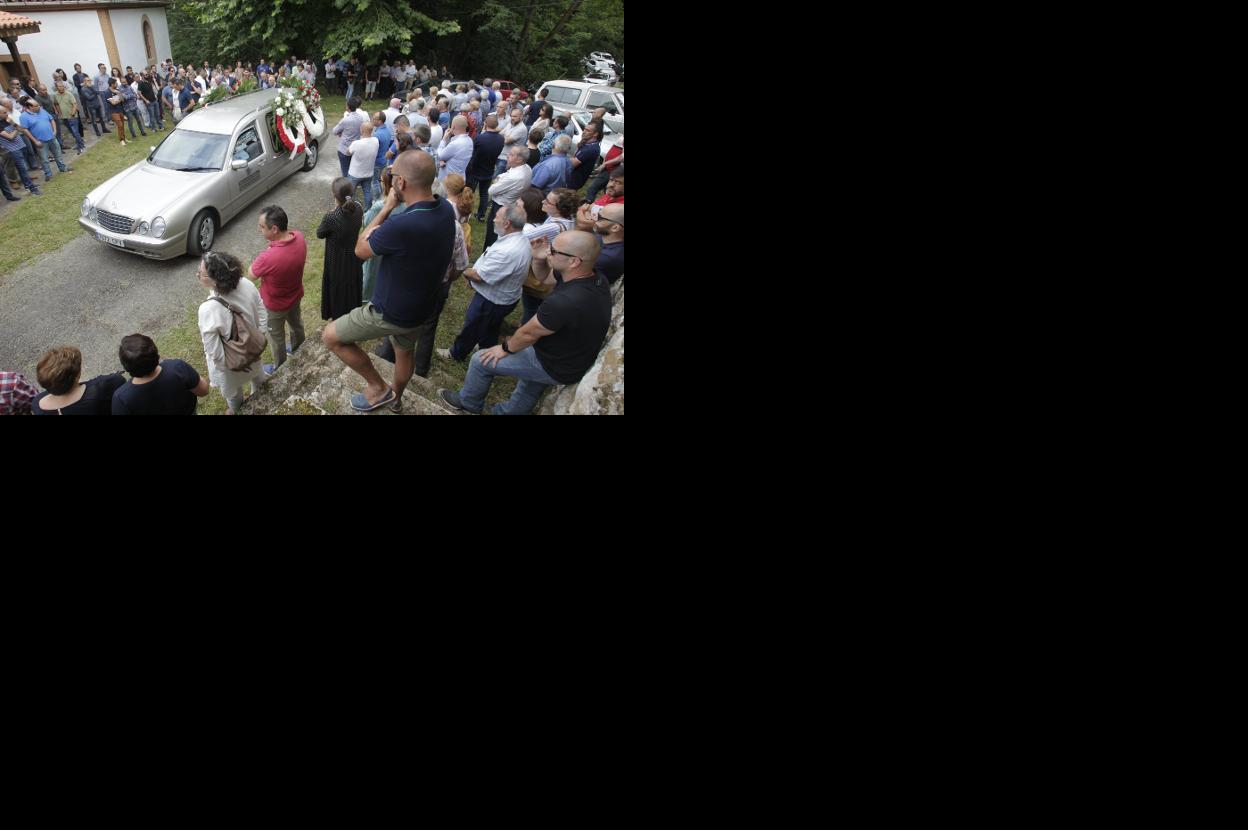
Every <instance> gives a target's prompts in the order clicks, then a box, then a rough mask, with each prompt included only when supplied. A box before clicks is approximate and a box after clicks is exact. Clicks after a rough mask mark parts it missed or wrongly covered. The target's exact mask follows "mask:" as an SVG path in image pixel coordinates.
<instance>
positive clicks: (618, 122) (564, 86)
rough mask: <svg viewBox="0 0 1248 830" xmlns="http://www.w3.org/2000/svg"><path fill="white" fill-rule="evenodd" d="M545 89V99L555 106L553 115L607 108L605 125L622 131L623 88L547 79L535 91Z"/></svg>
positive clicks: (619, 131) (618, 131) (539, 94)
mask: <svg viewBox="0 0 1248 830" xmlns="http://www.w3.org/2000/svg"><path fill="white" fill-rule="evenodd" d="M542 89H544V90H547V95H546V100H547V101H548V102H549V103H550V105H551V106H552V107H554V108H555V115H559V114H560V113H567V112H568V111H569V110H577V109H584V110H591V111H592V110H594V109H596V108H598V107H606V108H607V117H606V119H605V120H606V122H607V126H608V127H610V128H611V129H613V130H615V131H616V132H617V133H623V132H624V90H622V89H620V88H619V87H614V86H602V85H601V84H587V83H584V82H582V81H547V82H546V83H544V84H542V88H541V89H539V90H538V91H537V94H538V96H539V97H540V96H541V94H542Z"/></svg>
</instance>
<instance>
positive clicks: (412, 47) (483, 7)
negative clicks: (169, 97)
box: [169, 0, 624, 84]
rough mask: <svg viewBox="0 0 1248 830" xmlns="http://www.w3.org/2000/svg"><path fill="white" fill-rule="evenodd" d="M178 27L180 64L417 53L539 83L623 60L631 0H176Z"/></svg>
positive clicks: (431, 60) (173, 14) (174, 35)
mask: <svg viewBox="0 0 1248 830" xmlns="http://www.w3.org/2000/svg"><path fill="white" fill-rule="evenodd" d="M169 28H170V38H171V40H172V42H173V52H174V54H173V57H174V60H176V61H178V62H179V63H188V62H193V63H196V64H198V63H201V62H203V61H204V60H207V61H209V62H210V63H213V64H216V63H225V62H226V61H229V62H231V63H232V62H233V61H235V60H243V61H255V60H256V59H258V58H259V57H260V56H261V55H264V56H266V57H269V58H270V59H273V58H276V57H278V56H282V55H291V54H295V55H298V56H300V57H311V58H317V59H321V58H324V57H327V56H330V55H351V54H354V55H359V56H360V57H362V58H363V59H364V60H365V61H366V62H370V63H375V62H377V61H379V60H381V59H383V58H385V59H393V58H399V57H402V58H407V57H409V56H410V57H414V58H415V59H416V62H417V63H418V64H420V63H427V64H429V65H431V66H433V65H435V64H436V65H437V66H438V67H441V66H443V65H446V66H448V67H449V68H450V70H451V73H452V74H453V75H455V76H456V77H463V78H476V79H478V80H480V79H481V78H483V77H485V76H487V75H489V76H493V77H501V78H507V79H509V80H513V81H517V82H519V83H522V84H536V83H541V82H543V81H546V80H550V79H552V78H579V77H581V76H582V75H584V74H585V69H584V66H583V65H582V64H581V59H582V58H583V57H584V56H585V55H586V54H588V53H589V52H592V51H597V50H605V51H608V52H611V53H612V54H613V55H615V57H616V59H617V60H619V61H623V60H624V0H425V2H418V0H411V2H408V0H263V2H258V0H175V2H174V4H173V6H172V7H171V8H170V9H169Z"/></svg>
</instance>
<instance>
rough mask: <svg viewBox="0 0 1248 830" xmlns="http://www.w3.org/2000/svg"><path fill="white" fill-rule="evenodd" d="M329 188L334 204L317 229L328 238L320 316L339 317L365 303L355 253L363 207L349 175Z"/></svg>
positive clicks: (322, 317)
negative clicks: (356, 195)
mask: <svg viewBox="0 0 1248 830" xmlns="http://www.w3.org/2000/svg"><path fill="white" fill-rule="evenodd" d="M330 188H331V190H332V192H333V195H334V202H335V207H334V209H333V210H331V211H330V212H329V213H327V214H325V217H324V218H323V219H321V225H320V227H318V228H317V229H316V236H317V238H318V239H324V240H325V269H324V272H323V275H322V277H321V319H322V320H336V319H338V318H339V317H342V316H343V315H344V314H347V313H349V312H351V311H353V310H354V309H356V308H358V307H359V306H360V304H361V303H362V302H363V296H362V291H363V284H362V283H363V268H362V266H363V263H362V262H360V260H359V258H358V257H357V256H356V255H355V241H356V239H357V238H358V237H359V235H360V223H361V222H362V221H363V219H364V209H363V208H362V207H361V206H360V203H359V202H357V201H355V198H354V193H355V185H354V184H353V183H352V181H351V179H349V178H347V177H346V176H342V177H339V178H337V179H334V182H333V184H332V185H330Z"/></svg>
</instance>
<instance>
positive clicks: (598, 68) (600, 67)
mask: <svg viewBox="0 0 1248 830" xmlns="http://www.w3.org/2000/svg"><path fill="white" fill-rule="evenodd" d="M584 64H585V68H586V69H587V70H589V71H590V72H591V73H592V72H615V64H614V63H612V62H611V61H584Z"/></svg>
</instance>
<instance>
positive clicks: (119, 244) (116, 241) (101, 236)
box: [96, 233, 126, 248]
mask: <svg viewBox="0 0 1248 830" xmlns="http://www.w3.org/2000/svg"><path fill="white" fill-rule="evenodd" d="M96 237H97V238H98V239H99V240H100V241H101V242H107V243H108V244H109V245H112V246H114V247H117V248H124V247H126V243H124V242H122V241H121V240H120V239H112V238H110V237H107V236H105V235H104V234H102V233H97V234H96Z"/></svg>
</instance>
